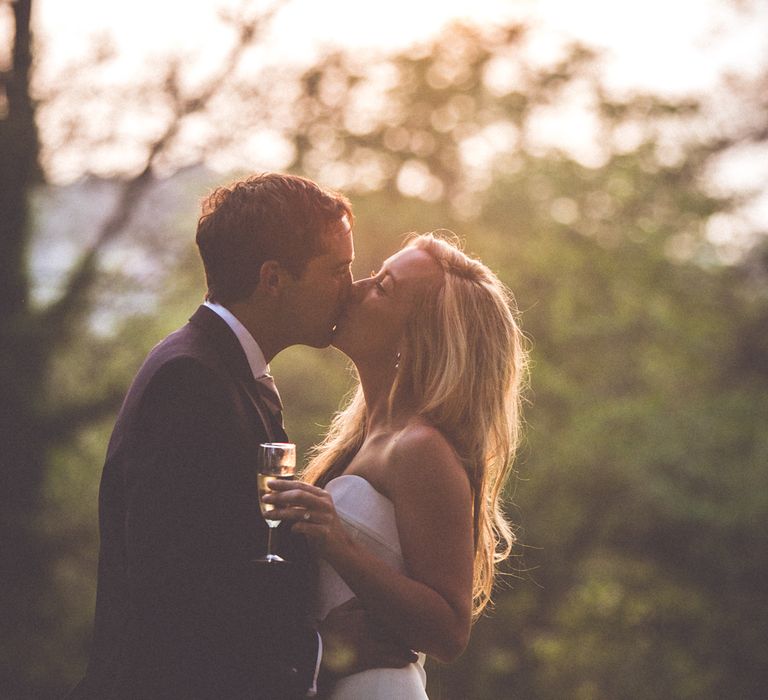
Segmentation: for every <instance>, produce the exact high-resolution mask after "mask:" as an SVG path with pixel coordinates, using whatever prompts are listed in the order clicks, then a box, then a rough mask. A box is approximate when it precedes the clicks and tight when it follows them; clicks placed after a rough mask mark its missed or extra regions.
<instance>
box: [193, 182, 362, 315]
mask: <svg viewBox="0 0 768 700" xmlns="http://www.w3.org/2000/svg"><path fill="white" fill-rule="evenodd" d="M344 216H346V217H348V219H349V224H350V226H351V225H352V207H351V205H350V203H349V200H348V199H347V198H346V197H344V195H342V194H339V193H338V192H334V191H332V190H328V189H324V188H322V187H320V186H319V185H318V184H317V183H315V182H312V180H309V179H307V178H304V177H299V176H298V175H284V174H280V173H263V174H259V175H253V176H251V177H248V178H246V179H245V180H239V181H237V182H233V183H231V184H229V185H226V186H224V187H218V188H217V189H215V190H214V191H213V192H211V193H210V194H209V195H208V196H207V197H206V198H205V199H204V200H203V206H202V214H201V216H200V219H199V221H198V223H197V236H196V241H197V246H198V249H199V251H200V257H201V258H202V259H203V266H204V268H205V277H206V281H207V284H208V293H207V298H208V299H209V300H210V301H215V302H218V303H220V304H227V303H231V302H235V301H240V300H242V299H244V298H246V297H248V296H249V295H250V294H251V293H252V292H253V290H254V289H255V288H256V286H257V285H258V283H259V270H260V269H261V266H262V264H263V263H264V262H265V261H267V260H276V261H277V262H279V263H280V265H281V266H282V267H284V268H285V269H286V270H288V271H289V272H290V273H291V274H292V275H294V276H295V277H297V278H298V277H301V275H302V274H303V273H304V268H305V267H306V265H307V263H308V262H309V261H310V260H311V259H312V258H314V257H316V256H317V255H321V254H322V253H323V251H324V249H325V238H324V236H325V233H326V232H327V231H328V228H329V226H331V225H332V224H334V223H335V222H337V221H339V220H340V219H342V218H343V217H344Z"/></svg>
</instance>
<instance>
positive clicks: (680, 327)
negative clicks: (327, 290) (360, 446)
mask: <svg viewBox="0 0 768 700" xmlns="http://www.w3.org/2000/svg"><path fill="white" fill-rule="evenodd" d="M523 37H524V32H523V30H522V28H520V27H510V28H508V29H507V30H505V31H497V32H492V33H490V34H488V33H483V32H481V31H480V30H473V29H467V28H454V29H453V30H451V32H450V33H449V34H448V35H446V36H444V37H442V38H441V39H440V40H439V41H436V42H435V44H434V45H432V46H428V47H425V48H424V50H422V51H420V52H416V53H406V54H403V55H401V56H397V57H394V58H392V59H391V61H390V62H389V64H388V65H389V66H390V67H391V68H393V70H394V73H392V75H394V76H395V78H394V79H393V80H392V81H391V86H390V88H389V89H388V92H387V93H386V97H387V100H386V104H387V105H388V107H387V109H386V110H384V111H382V112H381V113H377V114H374V115H368V121H364V120H363V121H361V117H360V115H359V114H358V112H357V111H356V109H357V106H359V105H357V102H356V98H357V97H358V94H359V93H358V91H361V90H363V88H364V87H365V85H366V79H367V78H366V76H367V75H368V73H367V72H366V70H363V68H365V66H362V67H361V66H360V65H359V64H357V63H356V62H354V61H352V59H351V58H350V57H348V56H343V55H340V54H337V55H334V56H331V57H329V58H328V59H327V60H326V61H325V62H323V63H321V64H319V65H318V66H316V67H314V68H313V69H312V70H311V71H309V72H308V73H307V74H306V75H305V76H304V82H303V94H302V97H301V99H300V100H299V101H298V103H297V106H296V112H295V114H296V120H297V121H296V123H295V124H293V125H292V128H293V132H292V140H293V142H294V144H295V145H296V152H297V160H296V163H295V166H296V167H297V168H301V169H302V170H303V171H305V172H307V173H308V174H310V175H312V176H316V177H318V179H321V180H322V179H323V177H322V175H323V173H324V172H326V173H327V172H330V171H328V170H327V169H326V170H324V168H327V167H330V166H332V165H338V166H340V167H341V168H342V170H343V169H344V168H347V171H345V172H350V173H351V174H350V182H352V181H354V180H355V177H354V172H355V168H358V167H359V168H361V170H360V171H359V172H361V173H370V172H372V171H371V170H370V168H371V167H372V165H371V164H374V165H376V168H374V170H376V172H377V173H378V174H377V175H376V177H372V178H370V179H366V178H364V177H362V176H361V180H360V181H359V183H358V184H360V185H361V187H360V189H359V191H358V192H357V193H356V194H354V196H353V204H354V205H355V212H356V218H357V225H356V246H357V254H358V262H357V263H356V271H357V273H358V276H365V275H367V274H368V272H369V271H370V270H371V269H373V268H376V267H378V265H379V264H380V263H381V261H382V260H383V259H384V258H385V257H386V256H387V255H389V254H391V253H392V252H393V251H394V250H395V249H396V248H397V247H398V246H399V244H400V241H401V240H402V235H403V234H404V233H405V232H407V231H410V230H420V231H423V230H431V229H435V228H443V227H445V228H451V229H453V230H455V231H456V233H457V234H459V236H460V237H461V238H463V239H464V240H465V241H466V247H467V249H468V250H470V251H472V252H474V253H476V254H478V255H479V256H481V257H482V258H483V259H484V260H485V261H486V262H487V263H488V264H489V265H490V266H491V267H492V268H494V269H495V270H497V271H498V273H499V274H500V275H501V277H502V278H503V280H504V281H505V282H506V283H507V284H508V285H509V286H510V287H511V288H512V289H513V291H514V292H515V295H516V298H517V301H518V304H519V308H520V311H521V319H522V325H523V327H524V329H525V331H526V333H527V334H528V335H529V337H530V339H531V346H532V374H531V389H530V392H529V396H528V400H529V405H528V408H527V411H526V421H527V430H526V444H525V446H524V448H523V449H522V450H521V455H520V459H519V464H518V469H519V478H518V480H517V482H516V483H515V484H514V485H513V486H512V487H510V489H509V491H510V496H512V493H513V492H514V505H513V506H510V513H511V515H512V517H513V519H514V520H515V521H516V522H518V523H519V526H520V532H519V534H520V547H519V551H518V556H517V557H516V558H515V559H514V561H513V562H512V563H511V565H510V570H512V571H514V572H515V573H514V575H506V576H504V577H503V579H502V581H501V582H500V585H499V590H498V592H497V595H496V607H495V610H494V611H493V612H492V613H491V614H490V615H488V616H487V617H486V618H484V619H482V620H481V621H480V622H479V623H478V624H477V626H476V627H475V630H474V633H473V638H472V642H471V644H470V647H469V649H468V650H467V652H466V653H465V655H464V656H463V657H462V659H460V660H459V661H458V662H457V663H456V664H454V665H452V666H450V667H443V666H439V665H437V664H432V665H431V673H430V693H431V697H434V698H442V699H443V700H449V699H456V700H458V699H460V698H461V699H463V698H468V697H471V698H475V699H476V700H485V699H489V700H490V699H491V698H507V697H518V698H530V699H534V698H535V699H538V700H547V699H549V698H551V699H553V700H555V699H558V700H559V699H560V698H584V699H585V700H586V699H589V700H592V699H610V700H614V699H616V698H649V699H655V698H697V699H698V698H703V699H705V698H723V697H738V698H759V697H762V696H763V694H764V689H765V687H766V683H768V668H766V661H765V660H766V659H768V641H767V640H768V604H766V601H765V596H764V594H763V582H764V581H765V578H766V576H767V575H768V542H766V537H767V536H766V534H765V533H766V532H768V483H767V482H768V471H767V470H766V468H765V467H766V465H767V464H768V407H767V406H766V402H765V395H766V390H767V389H768V386H767V385H768V323H766V319H768V294H767V292H768V286H767V285H766V275H765V271H766V265H765V260H764V258H763V257H761V256H760V254H759V250H757V249H756V252H755V254H754V255H752V256H751V257H750V256H747V257H745V258H744V263H743V264H736V265H731V266H726V265H724V264H723V263H722V262H721V261H720V259H719V252H718V249H717V248H716V246H714V245H713V244H711V243H710V242H709V241H708V240H707V237H706V235H705V233H706V223H707V220H708V218H709V217H710V216H711V215H713V214H715V213H727V212H728V211H729V210H730V209H731V207H732V206H733V203H732V202H730V201H729V200H727V199H723V198H719V197H716V196H713V195H712V194H711V193H710V192H709V191H708V190H707V188H706V187H705V184H704V180H703V174H704V172H705V170H706V168H707V164H708V162H709V161H710V160H711V158H712V157H714V156H715V155H717V154H718V153H719V152H720V151H721V150H722V149H723V148H725V147H726V146H727V143H726V142H725V141H723V140H718V139H714V140H712V141H706V140H702V139H700V138H694V136H693V135H692V134H693V132H692V131H691V133H690V135H689V136H686V138H682V139H680V142H679V144H678V146H679V148H680V149H681V153H682V155H681V156H680V157H678V158H676V159H670V158H668V157H666V156H664V154H663V148H662V146H661V144H662V141H663V139H662V136H663V133H664V129H665V128H666V127H665V126H664V125H665V124H666V125H668V124H669V122H670V120H671V121H672V122H674V123H675V124H677V125H678V126H680V125H682V127H684V126H685V125H686V124H690V123H692V122H693V120H695V119H696V118H697V116H698V111H697V105H696V104H694V103H690V102H688V103H683V104H677V105H675V104H666V103H664V102H663V101H660V100H655V99H653V98H652V97H649V96H637V97H635V98H632V99H628V100H625V101H624V102H620V101H617V100H614V99H612V98H610V97H609V96H607V95H606V93H605V92H604V91H602V88H601V87H600V85H599V80H598V79H597V69H596V67H595V64H594V63H593V62H592V58H593V57H592V55H591V54H590V53H589V52H588V51H585V50H584V49H581V48H579V47H573V48H572V50H571V52H570V53H569V54H568V55H567V56H566V57H565V58H564V59H563V61H562V62H561V63H560V64H558V65H555V66H551V67H549V68H546V69H540V68H538V69H537V68H535V67H532V66H528V65H525V64H524V62H522V59H520V58H519V51H518V49H519V47H520V46H521V42H522V41H523ZM499 65H501V66H502V67H504V66H506V67H508V68H509V67H514V68H515V70H516V72H517V74H519V75H521V76H522V78H521V79H520V82H519V84H517V85H510V86H509V87H508V88H505V89H504V90H502V89H500V88H499V87H498V86H496V87H495V88H493V89H492V86H491V85H490V83H489V80H488V78H487V76H488V75H489V74H490V73H491V72H492V71H491V68H492V67H493V66H495V69H494V70H497V69H498V67H499ZM369 68H370V67H369ZM370 74H371V75H374V74H376V71H375V70H373V68H371V70H370ZM574 83H579V84H580V85H581V86H582V88H584V89H588V90H589V91H591V92H590V94H591V96H592V97H593V98H594V103H595V110H596V114H597V115H598V129H599V134H598V136H599V138H598V141H599V142H600V143H601V144H603V146H604V147H605V149H606V151H607V153H606V156H605V158H604V159H602V161H601V163H600V164H598V165H595V164H592V165H590V166H587V165H585V164H584V163H581V162H579V161H578V160H576V159H575V158H574V157H572V156H569V155H568V154H566V153H563V152H559V151H555V150H542V149H540V148H533V147H528V142H527V141H526V139H525V138H521V139H520V140H519V141H518V142H517V144H516V145H514V146H509V147H505V148H499V149H498V152H497V153H496V154H495V155H494V158H493V159H492V161H491V162H489V163H488V164H487V166H486V167H485V170H484V171H483V172H482V173H478V172H470V169H468V168H466V167H465V164H464V163H463V161H462V158H463V156H462V152H463V150H462V149H465V148H466V141H467V139H469V138H471V137H472V136H476V135H478V134H480V133H481V132H483V130H484V129H485V128H486V127H489V126H491V125H497V126H498V124H499V123H502V122H503V123H506V124H508V125H512V126H513V127H514V128H515V129H516V130H518V132H519V133H521V134H524V133H525V131H526V129H527V126H528V125H529V120H530V119H531V118H532V116H531V115H534V114H535V108H537V107H538V106H541V105H546V104H555V105H556V104H558V101H559V100H561V99H563V97H562V96H563V92H564V90H565V88H566V87H567V86H568V85H572V84H574ZM585 86H586V87H585ZM356 105H357V106H356ZM356 120H357V121H356ZM630 123H632V124H641V125H642V127H643V135H642V137H641V138H640V139H639V140H638V141H637V143H636V144H635V145H634V146H632V147H631V148H626V147H622V148H619V147H618V146H617V145H616V141H615V135H616V133H617V131H619V130H620V129H621V128H623V127H626V125H627V124H630ZM683 133H686V134H688V132H686V131H685V130H684V129H683ZM414 162H418V163H421V164H422V165H425V166H426V168H427V172H428V174H429V176H430V177H433V178H436V180H435V181H431V180H429V179H427V183H428V184H427V185H426V186H425V187H424V188H422V189H421V190H419V191H420V194H421V197H420V198H418V197H406V196H404V195H403V194H402V192H399V191H398V187H397V184H398V181H399V180H398V178H399V177H400V176H401V174H402V168H403V167H405V165H406V164H409V163H410V164H411V166H412V165H413V163H414ZM318 164H320V165H318ZM409 167H410V166H409ZM350 169H351V170H350ZM400 182H401V184H402V181H400ZM429 182H432V184H431V185H429ZM436 183H437V184H436ZM416 189H418V188H416ZM435 193H437V194H435ZM189 206H190V207H191V208H193V207H194V206H195V204H194V202H193V201H192V200H190V203H189ZM186 230H187V231H188V230H189V229H188V227H187V229H186ZM183 235H184V236H187V237H188V236H189V234H188V233H184V234H183ZM180 250H181V251H182V252H181V253H180V254H179V257H178V258H177V260H178V263H177V265H176V267H175V268H174V269H175V272H173V274H170V275H169V277H168V279H167V280H165V284H163V285H162V289H163V290H164V291H163V292H162V293H161V294H160V295H159V296H158V297H157V299H156V302H155V303H156V305H155V308H156V309H157V312H154V311H152V312H148V314H147V315H143V316H133V317H127V318H122V317H121V321H120V323H118V324H117V325H116V327H115V330H114V332H113V334H112V335H108V336H101V337H97V336H95V335H94V334H93V333H91V332H90V331H89V330H88V328H89V327H88V325H87V324H84V325H83V327H82V329H81V330H80V332H78V333H74V334H73V335H72V340H71V342H70V344H69V345H68V347H67V349H66V351H65V352H62V353H61V354H60V355H59V356H58V357H57V359H56V362H55V363H54V364H53V367H52V370H51V376H50V387H51V394H54V395H55V394H66V395H70V396H71V395H77V396H80V395H82V396H84V397H93V396H96V395H99V394H103V393H104V392H106V391H108V390H109V387H113V386H115V385H120V386H121V387H125V386H126V385H127V383H128V381H129V379H130V376H131V375H132V374H133V372H134V371H135V369H136V368H137V366H138V364H139V362H140V361H141V357H142V356H143V354H144V353H145V352H146V351H147V350H148V349H149V347H151V346H152V345H153V344H154V343H155V342H157V340H159V339H160V338H161V337H162V336H163V335H164V334H165V333H167V332H168V331H170V330H172V329H173V328H174V327H176V326H178V325H180V324H181V323H183V322H184V320H185V319H186V316H187V315H189V313H191V312H192V311H193V309H194V307H195V306H196V303H197V300H199V299H200V297H201V289H202V287H201V276H200V274H199V267H198V266H197V265H196V263H194V262H193V260H194V251H193V249H192V247H191V245H184V246H181V247H180ZM272 368H273V372H274V374H275V376H276V377H277V380H278V383H279V386H280V390H281V393H282V395H283V398H284V402H285V404H286V406H287V412H286V425H287V428H288V431H289V433H290V434H291V435H292V437H293V438H294V439H295V440H296V442H297V443H298V444H299V446H300V449H301V450H302V451H303V452H305V451H306V450H307V449H308V448H309V446H310V445H312V444H313V443H315V442H316V441H317V440H318V439H319V437H320V436H321V435H322V432H323V427H324V426H326V425H327V424H328V422H329V420H330V417H331V415H332V413H333V412H334V411H335V410H336V409H337V408H338V407H339V404H340V401H341V399H342V396H343V395H344V394H345V393H346V392H347V390H348V389H349V387H350V386H351V378H350V374H349V371H348V369H347V363H346V362H345V360H344V359H343V358H342V357H341V356H340V355H339V354H338V353H337V352H335V351H333V350H326V351H316V350H311V349H309V348H303V347H299V348H292V349H290V350H288V351H286V352H285V353H282V354H281V355H280V356H279V357H278V358H276V360H275V361H274V362H273V367H272ZM108 430H109V422H108V421H107V422H100V423H97V424H94V425H88V426H87V427H86V428H84V429H83V430H81V431H80V432H79V433H78V435H77V436H76V438H75V439H73V440H71V441H68V442H66V444H62V445H60V446H57V447H56V448H55V449H53V450H51V451H50V454H49V458H48V461H49V464H48V480H47V482H46V488H47V490H46V503H47V506H46V509H45V513H46V517H45V519H44V522H43V523H42V524H41V527H44V528H45V529H46V531H47V532H48V533H49V535H50V538H51V541H52V542H55V544H56V548H57V550H58V556H57V558H56V561H55V565H54V577H55V582H56V585H57V587H58V590H59V593H60V597H59V599H58V601H57V605H58V614H59V620H60V622H61V630H62V631H61V632H60V633H58V634H57V635H53V636H51V637H50V640H51V641H50V643H49V644H48V647H46V651H45V653H46V654H47V656H46V657H45V659H49V660H53V659H56V660H57V661H56V662H55V663H50V664H48V666H47V671H45V670H44V669H43V668H42V667H43V666H45V664H46V663H47V661H44V660H43V661H41V660H40V659H38V661H37V662H36V663H37V666H36V667H35V668H34V669H32V670H31V671H30V675H35V674H43V673H45V672H47V673H48V676H49V677H48V679H47V681H46V683H47V684H48V685H49V686H50V685H51V684H53V685H56V683H58V684H59V685H60V686H64V685H66V683H67V682H69V681H71V680H72V679H73V677H76V676H77V672H76V671H77V669H76V668H75V667H76V665H77V663H78V662H80V663H81V662H82V659H83V655H84V649H85V647H86V644H85V642H86V636H87V630H88V621H89V619H90V606H92V601H93V581H94V580H95V547H96V537H95V528H96V513H95V508H96V502H95V501H96V490H97V482H98V477H99V472H100V461H101V459H102V456H103V451H104V448H105V446H106V440H107V435H108ZM54 648H55V649H57V650H58V651H54ZM73 669H74V670H73ZM51 679H53V680H51Z"/></svg>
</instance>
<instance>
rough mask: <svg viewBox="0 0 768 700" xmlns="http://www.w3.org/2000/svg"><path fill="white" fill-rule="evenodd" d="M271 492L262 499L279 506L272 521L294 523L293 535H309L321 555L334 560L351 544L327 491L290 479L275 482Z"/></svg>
mask: <svg viewBox="0 0 768 700" xmlns="http://www.w3.org/2000/svg"><path fill="white" fill-rule="evenodd" d="M269 488H270V490H271V492H270V493H266V494H265V495H264V496H262V499H261V500H262V501H263V502H264V503H269V504H271V505H274V506H275V509H274V510H273V511H271V512H270V514H269V517H270V518H273V519H275V520H291V521H293V523H294V524H293V527H292V530H293V532H299V533H301V534H303V535H305V536H306V537H307V539H308V540H309V541H310V542H311V543H312V545H313V546H314V547H315V548H316V550H317V551H318V553H319V554H322V555H323V556H325V557H326V558H332V555H333V554H335V553H338V551H339V550H340V548H343V547H346V546H349V545H350V544H351V540H350V538H349V535H348V534H347V531H346V530H345V529H344V526H343V525H342V524H341V520H339V516H338V515H337V513H336V508H335V507H334V505H333V499H332V498H331V495H330V494H329V493H328V492H327V491H324V490H323V489H321V488H319V487H317V486H312V485H311V484H305V483H304V482H302V481H288V480H286V479H272V480H271V481H270V482H269Z"/></svg>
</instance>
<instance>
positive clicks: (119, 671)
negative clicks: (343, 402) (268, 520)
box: [71, 306, 317, 700]
mask: <svg viewBox="0 0 768 700" xmlns="http://www.w3.org/2000/svg"><path fill="white" fill-rule="evenodd" d="M270 440H272V441H275V440H276V441H284V440H285V434H284V433H283V432H282V428H281V427H280V426H279V424H277V425H276V424H274V421H272V422H271V423H270V415H269V412H268V411H267V410H266V408H265V406H264V404H263V403H262V401H261V399H260V396H259V393H258V389H257V385H256V382H255V381H254V379H253V376H252V374H251V370H250V367H249V365H248V362H247V359H246V357H245V354H244V352H243V350H242V348H241V346H240V344H239V342H238V340H237V338H236V336H235V335H234V333H232V331H231V330H230V329H229V327H228V326H227V324H226V323H225V322H224V321H223V320H222V319H221V318H220V317H219V316H218V315H217V314H215V313H214V312H213V311H211V310H210V309H208V308H207V307H204V306H203V307H200V308H199V309H198V310H197V312H196V313H195V314H194V315H193V316H192V318H191V319H190V322H189V323H188V324H187V325H186V326H184V327H183V328H181V329H180V330H178V331H176V332H175V333H173V334H172V335H170V336H169V337H168V338H166V339H165V340H164V341H162V342H161V343H160V344H159V345H157V346H156V347H155V348H154V349H153V350H152V352H151V353H150V354H149V356H148V357H147V359H146V361H145V362H144V364H143V366H142V367H141V369H140V370H139V373H138V375H137V376H136V378H135V380H134V382H133V384H132V385H131V388H130V390H129V392H128V395H127V396H126V399H125V402H124V403H123V407H122V409H121V411H120V415H119V417H118V420H117V423H116V425H115V429H114V432H113V434H112V439H111V440H110V443H109V449H108V451H107V458H106V463H105V465H104V472H103V475H102V481H101V490H100V494H99V527H100V534H101V549H100V554H99V573H98V592H97V600H96V618H95V625H94V636H93V643H92V644H93V648H92V653H91V659H90V662H89V665H88V670H87V673H86V676H85V678H84V679H83V681H82V682H81V683H80V684H79V685H78V686H77V688H76V689H75V690H74V691H73V693H72V695H71V697H73V698H98V699H99V700H111V699H117V698H121V699H123V698H141V699H142V700H144V699H146V700H152V699H154V698H158V699H161V698H185V699H190V698H211V699H213V698H216V699H217V700H220V699H227V698H233V699H235V698H237V699H240V698H265V699H266V698H269V699H270V700H278V699H279V698H289V697H302V696H303V695H304V693H305V691H306V690H307V688H308V687H309V686H310V685H311V682H312V676H313V673H314V669H315V662H316V652H317V635H316V633H315V631H314V629H313V628H312V626H311V624H310V623H309V615H308V612H309V609H310V597H311V593H312V592H313V591H314V582H313V580H312V574H311V571H312V567H311V564H310V562H309V557H308V555H307V551H306V545H305V543H304V542H303V541H302V540H301V539H300V538H298V537H292V536H290V533H289V532H285V533H282V532H280V531H281V530H282V528H279V530H278V535H279V536H278V538H277V541H278V543H279V546H280V548H281V553H285V554H287V557H289V558H290V559H291V560H292V561H293V562H294V563H293V564H292V565H290V566H285V567H282V566H280V565H278V566H277V567H269V566H265V565H263V564H261V565H259V564H254V563H253V562H252V560H253V559H254V558H256V557H258V556H260V555H262V554H263V553H264V552H265V550H266V533H267V526H266V524H265V522H264V520H263V519H262V517H261V515H260V513H259V506H258V497H257V489H256V471H255V464H254V455H255V453H256V446H257V445H258V444H259V443H260V442H266V441H270Z"/></svg>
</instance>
